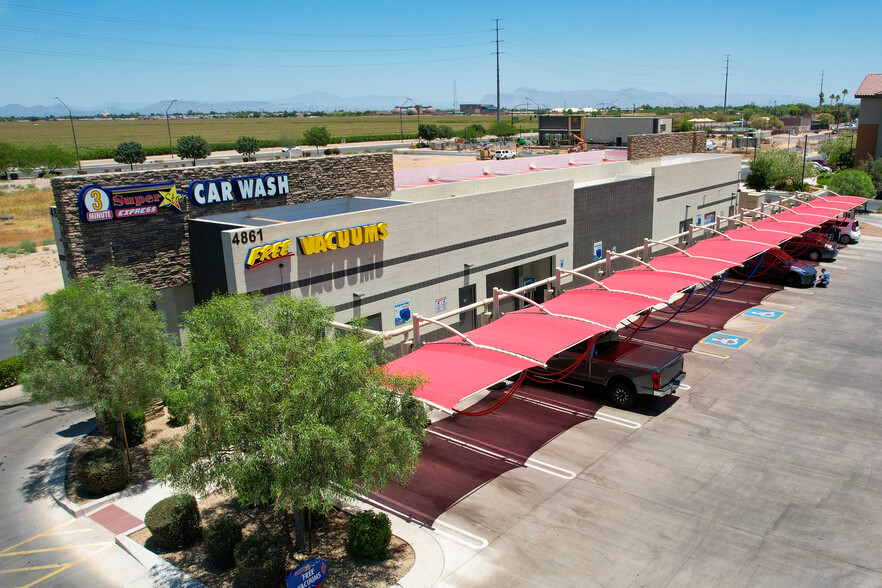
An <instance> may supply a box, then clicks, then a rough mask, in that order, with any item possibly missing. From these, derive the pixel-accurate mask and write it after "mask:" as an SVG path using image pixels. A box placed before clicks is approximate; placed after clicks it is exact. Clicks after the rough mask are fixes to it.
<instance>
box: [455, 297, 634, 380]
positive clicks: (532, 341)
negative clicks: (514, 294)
mask: <svg viewBox="0 0 882 588" xmlns="http://www.w3.org/2000/svg"><path fill="white" fill-rule="evenodd" d="M568 294H569V292H567V293H565V294H563V295H562V296H560V298H565V297H566V296H567V295H568ZM548 310H549V311H551V309H548ZM597 322H599V321H597ZM617 322H618V321H615V322H614V323H613V324H612V326H611V327H607V326H603V325H596V324H593V323H590V322H586V321H584V320H578V319H576V318H569V317H562V316H555V315H552V314H547V313H545V312H542V310H541V309H539V308H536V307H534V306H528V307H526V308H524V309H523V310H517V311H515V312H509V313H506V314H505V316H503V317H501V318H499V319H497V320H495V321H493V322H492V323H490V324H489V325H486V326H484V327H481V328H480V329H475V330H474V331H471V332H469V333H468V337H469V339H471V340H472V341H473V342H475V343H477V344H478V345H486V346H488V347H495V348H499V349H506V350H508V351H513V352H515V353H519V354H521V355H526V356H527V357H530V358H533V359H536V360H538V361H540V362H542V363H544V362H546V361H547V360H548V358H549V357H551V356H552V355H554V354H555V353H558V352H560V351H561V350H562V349H566V348H568V347H572V346H573V345H575V344H576V343H578V342H579V341H584V340H585V339H587V338H588V337H592V336H594V335H597V334H599V333H605V332H606V331H609V330H610V328H615V324H616V323H617ZM456 339H458V337H457V338H456ZM490 383H491V384H492V383H493V382H490Z"/></svg>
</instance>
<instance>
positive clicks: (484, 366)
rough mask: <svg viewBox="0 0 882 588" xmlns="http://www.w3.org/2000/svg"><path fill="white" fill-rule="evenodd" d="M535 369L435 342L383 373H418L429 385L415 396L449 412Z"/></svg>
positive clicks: (528, 363)
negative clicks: (467, 399)
mask: <svg viewBox="0 0 882 588" xmlns="http://www.w3.org/2000/svg"><path fill="white" fill-rule="evenodd" d="M457 339H459V338H458V337H457ZM538 365H541V364H540V362H534V361H530V360H528V359H525V358H521V357H517V356H515V355H510V354H508V353H504V352H501V351H493V350H491V349H484V348H481V347H475V346H473V345H469V344H467V343H453V342H438V343H428V344H426V345H423V346H422V347H420V348H419V349H417V350H416V351H414V352H413V353H409V354H408V355H405V356H404V357H401V358H399V359H396V360H395V361H392V362H390V363H388V364H386V370H388V372H389V373H391V374H394V373H398V372H410V373H412V372H421V373H422V374H423V375H424V376H426V378H427V380H428V381H427V383H426V384H424V385H423V386H422V387H421V388H419V389H418V390H417V391H416V395H417V396H419V397H420V398H423V399H425V400H428V401H429V402H431V403H433V404H436V405H438V406H440V407H442V408H447V409H451V408H453V406H454V405H455V404H456V403H457V402H459V401H460V400H462V399H463V398H465V397H466V396H469V395H471V394H474V393H475V392H477V391H479V390H483V389H484V388H486V387H487V386H490V385H492V384H495V383H496V382H499V381H500V380H505V379H506V378H510V377H511V376H513V375H515V374H518V373H520V372H522V371H524V370H525V369H529V368H531V367H536V366H538Z"/></svg>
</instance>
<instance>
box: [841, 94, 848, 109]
mask: <svg viewBox="0 0 882 588" xmlns="http://www.w3.org/2000/svg"><path fill="white" fill-rule="evenodd" d="M847 95H848V90H847V89H846V90H842V102H843V103H844V102H845V97H846V96H847ZM846 112H847V111H846Z"/></svg>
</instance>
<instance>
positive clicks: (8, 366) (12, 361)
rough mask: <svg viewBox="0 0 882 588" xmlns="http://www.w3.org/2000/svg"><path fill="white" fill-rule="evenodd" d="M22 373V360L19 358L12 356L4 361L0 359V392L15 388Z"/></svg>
mask: <svg viewBox="0 0 882 588" xmlns="http://www.w3.org/2000/svg"><path fill="white" fill-rule="evenodd" d="M23 371H24V360H22V358H21V356H19V355H13V356H12V357H7V358H6V359H0V390H2V389H3V388H9V387H10V386H15V385H16V384H17V383H18V376H20V375H21V373H22V372H23Z"/></svg>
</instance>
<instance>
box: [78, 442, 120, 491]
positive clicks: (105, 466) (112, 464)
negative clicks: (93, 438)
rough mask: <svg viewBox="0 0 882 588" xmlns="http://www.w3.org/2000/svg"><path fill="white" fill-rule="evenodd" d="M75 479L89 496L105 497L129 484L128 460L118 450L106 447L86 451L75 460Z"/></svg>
mask: <svg viewBox="0 0 882 588" xmlns="http://www.w3.org/2000/svg"><path fill="white" fill-rule="evenodd" d="M76 471H77V478H78V479H79V481H80V486H82V487H83V491H84V492H85V493H86V494H88V495H90V496H106V495H108V494H113V493H114V492H118V491H120V490H122V489H123V488H125V487H126V485H127V484H128V483H129V460H128V458H127V457H126V454H125V453H123V452H122V451H120V450H119V449H114V448H112V447H106V448H103V449H93V450H92V451H87V452H86V453H84V454H83V455H82V456H80V458H79V459H78V460H77V463H76Z"/></svg>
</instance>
